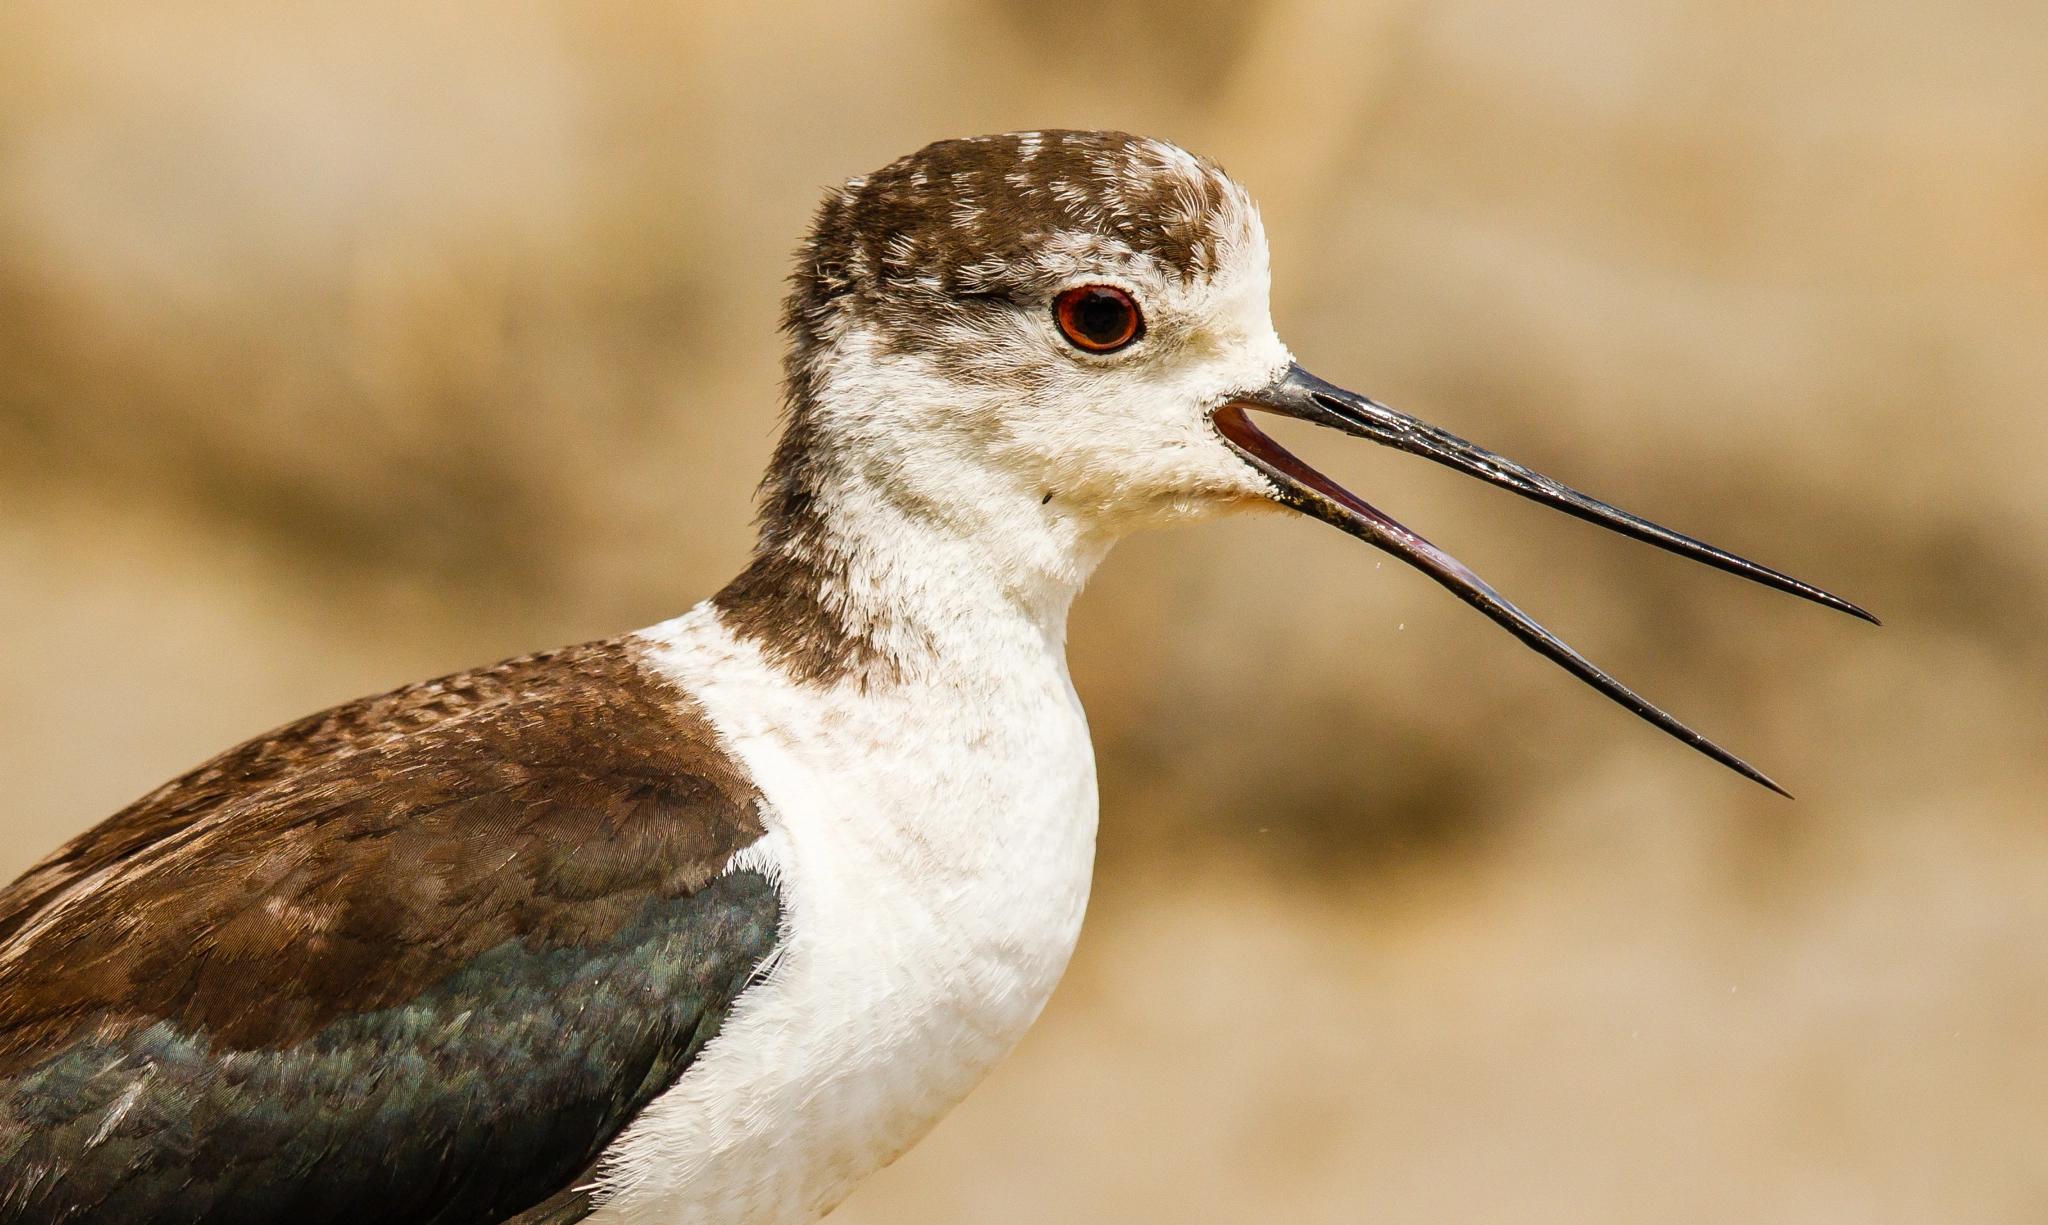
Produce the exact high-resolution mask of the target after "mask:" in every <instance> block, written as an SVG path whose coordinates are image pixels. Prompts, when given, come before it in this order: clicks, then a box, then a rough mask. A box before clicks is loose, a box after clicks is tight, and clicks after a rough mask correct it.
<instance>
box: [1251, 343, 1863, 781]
mask: <svg viewBox="0 0 2048 1225" xmlns="http://www.w3.org/2000/svg"><path fill="white" fill-rule="evenodd" d="M1247 409H1258V410H1261V411H1263V412H1270V413H1278V414H1279V415H1281V416H1283V417H1296V418H1299V419H1300V420H1303V421H1312V422H1314V423H1315V424H1317V425H1323V426H1328V427H1330V428H1331V429H1337V430H1342V431H1344V432H1345V433H1347V434H1352V435H1355V436H1357V437H1359V438H1370V439H1372V440H1373V441H1374V442H1378V443H1384V444H1385V445H1387V446H1390V447H1396V448H1398V449H1400V450H1403V451H1407V452H1409V453H1410V454H1414V455H1420V456H1422V457H1423V458H1425V459H1433V460H1435V461H1436V462H1437V463H1440V464H1443V465H1444V466H1446V467H1449V468H1455V469H1457V470H1458V471H1460V472H1463V473H1466V474H1467V475H1469V476H1476V477H1478V478H1479V479H1481V480H1483V481H1489V482H1491V483H1493V484H1495V485H1499V486H1501V487H1502V488H1504V489H1511V490H1513V491H1514V492H1516V493H1518V494H1521V495H1522V496H1523V497H1525V498H1530V499H1533V500H1535V501H1538V502H1541V503H1543V504H1544V505H1546V506H1554V507H1556V508H1557V509H1559V510H1561V511H1564V512H1565V513H1567V514H1572V515H1577V516H1578V517H1579V518H1581V519H1586V520H1589V521H1591V522H1593V523H1597V524H1599V525H1600V526H1602V527H1605V528H1610V529H1612V530H1614V531H1617V532H1620V533H1621V534H1622V535H1624V536H1633V537H1635V538H1636V539H1637V540H1641V541H1645V542H1647V543H1649V544H1653V545H1656V546H1657V547H1658V548H1660V549H1667V550H1669V551H1670V552H1673V553H1676V554H1678V555H1679V556H1681V557H1690V558H1692V559H1693V560H1694V561H1700V562H1705V563H1706V564H1707V565H1710V566H1717V567H1719V568H1720V569H1723V570H1726V571H1728V572H1729V573H1731V574H1739V575H1741V576H1742V577H1744V578H1746V579H1750V580H1753V581H1755V582H1759V583H1762V584H1763V585H1765V586H1766V587H1776V588H1777V589H1778V590H1780V591H1789V592H1791V593H1792V594H1793V595H1796V596H1802V597H1804V598H1806V599H1809V600H1812V601H1813V602H1814V603H1816V604H1825V605H1827V606H1828V607H1829V608H1833V609H1836V610H1838V611H1841V612H1845V613H1848V614H1850V615H1851V616H1856V617H1861V618H1863V619H1864V620H1865V621H1869V622H1871V623H1872V624H1877V618H1876V617H1873V616H1871V615H1870V614H1869V613H1867V612H1865V611H1863V610H1862V609H1860V608H1858V607H1856V606H1855V605H1854V604H1851V603H1849V601H1847V600H1844V599H1842V598H1840V597H1839V596H1833V595H1829V594H1828V593H1827V592H1825V591H1822V590H1821V589H1820V588H1818V587H1812V586H1809V585H1807V584H1805V583H1802V582H1800V581H1799V580H1798V579H1795V578H1792V577H1790V576H1789V575H1784V574H1780V573H1778V572H1777V571H1776V570H1772V569H1770V568H1768V567H1766V566H1759V565H1757V564H1756V563H1755V562H1753V561H1745V560H1743V559H1742V558H1740V557H1737V556H1735V555H1734V554H1732V553H1724V552H1722V551H1721V550H1719V549H1717V548H1714V547H1713V546H1712V545H1708V544H1702V543H1700V542H1699V541H1697V540H1694V539H1692V538H1691V537H1690V536H1681V535H1679V534H1678V533H1677V532H1674V531H1671V530H1670V529H1669V528H1663V527H1659V526H1657V525H1656V524H1654V523H1651V522H1649V521H1648V520H1646V519H1638V518H1636V517H1635V516H1634V515H1631V514H1629V513H1628V512H1626V511H1621V510H1616V509H1615V508H1614V507H1612V506H1609V505H1607V504H1606V503H1605V502H1600V501H1596V500H1594V499H1593V498H1589V497H1587V496H1586V495H1585V494H1583V493H1580V492H1579V491H1578V490H1576V489H1572V488H1569V487H1567V486H1564V485H1560V484H1558V483H1557V482H1556V481H1553V480H1551V479H1550V478H1549V477H1547V476H1543V475H1541V474H1539V473H1535V472H1531V471H1530V470H1529V469H1527V468H1524V467H1523V466H1522V465H1520V464H1518V463H1515V462H1514V461H1512V460H1508V459H1503V458H1501V457H1500V456H1498V455H1495V454H1494V453H1493V452H1491V451H1488V450H1486V449H1485V448H1483V447H1477V446H1474V445H1472V444H1471V443H1469V442H1466V441H1465V440H1464V439H1462V438H1459V437H1457V436H1456V435H1453V434H1447V433H1445V432H1444V431H1442V430H1440V429H1437V428H1436V427H1435V426H1431V425H1425V424H1423V423H1422V422H1420V421H1417V420H1416V419H1415V418H1413V417H1411V416H1409V415H1408V414H1406V413H1401V412H1396V411H1394V410H1393V409H1391V408H1388V407H1387V406H1386V405H1384V404H1379V403H1376V402H1374V401H1372V400H1369V399H1367V398H1366V397H1364V396H1361V395H1359V394H1357V393H1356V392H1350V391H1346V390H1344V389H1343V388H1341V387H1337V386H1334V385H1332V384H1329V383H1325V382H1324V381H1323V380H1321V379H1319V378H1317V377H1316V376H1315V375H1313V374H1310V373H1309V372H1308V371H1306V370H1303V369H1302V368H1301V367H1300V366H1289V367H1288V368H1287V372H1286V373H1285V374H1283V375H1281V376H1280V378H1279V379H1278V380H1277V381H1275V382H1274V383H1273V384H1272V385H1271V386H1269V387H1266V388H1264V389H1263V390H1260V391H1256V392H1252V393H1250V394H1247V395H1240V396H1238V397H1237V398H1235V399H1233V400H1231V401H1230V402H1229V403H1227V404H1225V405H1224V406H1223V407H1221V408H1219V409H1217V410H1216V412H1215V416H1214V420H1215V422H1216V430H1217V432H1218V433H1219V434H1221V435H1222V436H1223V440H1224V441H1225V442H1226V443H1228V444H1230V447H1231V449H1233V450H1235V451H1236V452H1237V453H1238V454H1239V455H1241V456H1243V457H1244V459H1245V462H1247V463H1249V464H1251V466H1252V467H1254V468H1257V469H1258V470H1259V471H1260V472H1263V473H1265V474H1266V476H1267V477H1268V478H1269V479H1270V480H1271V481H1272V482H1273V487H1274V490H1275V493H1274V496H1275V499H1276V500H1277V501H1279V502H1280V503H1281V504H1283V505H1286V506H1290V507H1293V508H1294V509H1295V510H1299V511H1301V512H1303V513H1304V514H1309V515H1313V516H1315V517H1316V518H1318V519H1321V520H1322V521H1323V522H1325V523H1328V524H1331V525H1333V526H1335V527H1339V528H1342V529H1343V530H1344V531H1346V532H1349V533H1351V534H1352V535H1353V536H1356V537H1358V538H1359V539H1360V540H1363V541H1365V542H1366V543H1368V544H1371V545H1374V546H1376V547H1378V548H1381V549H1384V550H1386V551H1387V552H1389V553H1391V554H1393V555H1394V556H1395V557H1398V558H1400V559H1401V560H1402V561H1405V562H1407V563H1408V564H1409V565H1411V566H1414V567H1415V568H1416V569H1418V570H1420V571H1422V572H1423V573H1424V574H1427V575H1428V576H1429V577H1431V578H1433V579H1435V580H1436V581H1437V582H1438V583H1441V584H1442V585H1443V586H1445V587H1447V588H1449V589H1450V591H1451V593H1452V594H1453V595H1455V596H1457V597H1458V598H1459V599H1461V600H1463V601H1465V602H1466V603H1467V604H1470V605H1471V606H1472V607H1474V608H1476V609H1478V610H1479V611H1480V612H1483V613H1485V614H1486V615H1487V616H1489V617H1491V618H1493V620H1494V621H1496V622H1498V623H1499V624H1500V625H1502V626H1503V627H1505V628H1506V629H1507V631H1508V632H1509V633H1511V634H1513V635H1514V636H1515V637H1517V638H1520V639H1521V640H1522V641H1523V642H1525V643H1527V644H1528V645H1529V646H1530V647H1532V648H1534V649H1535V650H1536V652H1537V653H1538V654H1540V655H1542V656H1544V657H1545V658H1547V659H1549V660H1551V661H1552V662H1554V663H1556V664H1557V665H1558V666H1559V667H1561V668H1563V669H1564V670H1565V671H1567V672H1569V673H1571V674H1572V675H1573V676H1576V677H1578V678H1579V679H1580V680H1582V681H1584V682H1586V683H1587V684H1588V685H1591V686H1592V687H1593V688H1595V689H1597V690H1599V691H1600V692H1601V693H1604V694H1606V695H1607V696H1608V697H1609V698H1612V699H1613V700H1614V701H1616V702H1618V703H1620V704H1621V705H1622V706H1624V707H1627V708H1628V709H1629V710H1631V711H1633V712H1635V714H1636V715H1637V716H1638V717H1640V718H1642V719H1644V720H1646V721H1648V722H1650V723H1652V724H1655V725H1656V726H1657V727H1660V728H1662V729H1663V730H1664V731H1665V732H1667V733H1669V734H1670V735H1672V736H1675V737H1676V738H1678V739H1679V740H1682V741H1684V742H1685V743H1686V744H1689V745H1691V746H1692V747H1693V748H1695V749H1698V750H1699V751H1700V752H1702V753H1705V754H1706V755H1707V756H1709V757H1711V758H1713V759H1714V760H1715V761H1718V762H1720V763H1721V764H1722V765H1724V766H1727V767H1728V768H1729V769H1731V770H1734V771H1735V772H1736V773H1738V774H1741V775H1743V776H1744V777H1746V778H1750V779H1754V780H1755V781H1757V782H1759V783H1762V784H1763V785H1764V786H1766V787H1769V788H1770V789H1771V790H1773V791H1775V792H1777V793H1778V794H1779V795H1783V796H1787V797H1789V796H1790V795H1791V792H1789V791H1786V790H1785V789H1784V788H1783V787H1780V786H1779V785H1778V784H1777V783H1775V782H1773V781H1772V780H1771V779H1770V777H1769V776H1768V775H1766V774H1764V773H1763V772H1762V771H1761V770H1758V769H1757V768H1756V767H1755V766H1752V765H1750V764H1749V763H1748V762H1746V761H1744V760H1742V759H1741V758H1740V757H1737V756H1735V755H1734V754H1733V753H1730V752H1729V751H1728V750H1726V749H1724V748H1722V747H1721V746H1720V745H1718V744H1715V743H1714V742H1713V741H1711V740H1709V739H1707V738H1706V737H1705V736H1702V735H1700V734H1699V733H1698V732H1696V731H1694V730H1692V729H1691V728H1689V727H1687V726H1686V725H1685V724H1683V723H1680V722H1679V721H1678V720H1676V719H1674V718H1672V717H1671V716H1670V715H1668V714H1666V713H1664V712H1663V711H1662V710H1659V709H1658V708H1657V707H1655V706H1653V705H1651V704H1650V703H1649V702H1646V701H1644V700H1643V699H1642V698H1641V697H1639V696H1637V695H1636V693H1635V692H1634V691H1633V690H1631V689H1629V688H1628V686H1626V685H1623V684H1622V683H1621V682H1620V681H1617V680H1615V679H1614V678H1613V677H1611V676H1609V675H1607V674H1606V673H1605V672H1602V671H1601V670H1600V669H1599V668H1596V667H1594V666H1593V664H1592V663H1591V661H1589V660H1587V659H1586V657H1585V656H1583V655H1581V654H1579V653H1578V652H1577V651H1574V650H1572V649H1571V648H1570V647H1569V646H1566V645H1565V644H1564V642H1562V641H1561V640H1560V639H1558V638H1557V637H1556V636H1555V635H1554V634H1552V633H1551V632H1550V631H1549V630H1546V629H1544V628H1543V627H1542V626H1540V625H1538V624H1537V623H1536V622H1535V621H1533V620H1531V619H1530V618H1529V616H1528V614H1526V613H1524V612H1523V611H1522V610H1521V609H1519V608H1516V607H1515V606H1514V605H1513V604H1510V603H1508V602H1507V601H1506V600H1505V599H1503V598H1502V597H1501V595H1500V593H1499V592H1497V591H1495V590H1494V589H1493V588H1492V587H1489V586H1487V584H1486V580H1484V579H1482V578H1480V577H1479V576H1478V575H1476V574H1474V573H1472V571H1470V570H1468V569H1466V568H1465V565H1464V563H1462V562H1460V561H1459V560H1458V559H1457V558H1455V557H1452V556H1451V555H1450V554H1448V553H1445V552H1444V551H1443V550H1442V549H1439V548H1437V547H1436V546H1435V545H1433V544H1431V543H1429V542H1428V541H1427V540H1424V539H1423V538H1422V537H1420V536H1417V535H1416V534H1415V533H1414V532H1411V531H1409V530H1408V529H1407V528H1405V527H1402V526H1401V525H1400V524H1399V523H1396V522H1394V520H1392V519H1390V518H1388V517H1387V516H1386V515H1384V514H1382V513H1381V512H1379V511H1378V510H1375V509H1373V508H1372V507H1371V506H1369V505H1367V504H1366V503H1365V502H1364V501H1363V500H1361V499H1360V498H1358V497H1357V496H1355V495H1353V494H1352V493H1351V492H1350V491H1348V490H1346V489H1344V488H1343V487H1342V486H1340V485H1338V484H1337V483H1336V482H1335V481H1332V480H1331V479H1330V478H1328V477H1326V476H1324V475H1323V474H1322V473H1320V472H1317V471H1316V470H1315V469H1313V468H1311V467H1309V466H1308V465H1307V464H1305V463H1303V462H1302V461H1301V460H1299V459H1297V458H1296V457H1295V456H1294V455H1292V454H1291V453H1289V452H1288V451H1287V449H1286V448H1284V447H1282V446H1281V445H1280V444H1279V443H1277V442H1274V441H1273V440H1272V439H1271V438H1268V437H1267V436H1266V435H1265V434H1263V433H1261V432H1260V431H1259V429H1258V427H1257V426H1255V425H1253V424H1252V423H1251V419H1250V418H1249V417H1248V416H1246V415H1245V410H1247Z"/></svg>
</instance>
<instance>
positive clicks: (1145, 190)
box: [712, 131, 1236, 684]
mask: <svg viewBox="0 0 2048 1225" xmlns="http://www.w3.org/2000/svg"><path fill="white" fill-rule="evenodd" d="M1235 190H1236V189H1235V188H1234V187H1232V186H1231V185H1230V182H1229V180H1228V179H1227V178H1225V177H1224V174H1223V171H1222V169H1221V168H1220V167H1218V166H1216V165H1215V164H1214V163H1212V162H1208V161H1205V160H1201V159H1194V158H1189V157H1186V156H1185V155H1183V154H1180V153H1179V151H1178V150H1175V149H1173V148H1172V147H1171V146H1167V145H1163V144H1161V143H1160V142H1158V141H1153V140H1147V139H1143V138H1140V137H1135V136H1128V135H1125V134H1123V133H1121V132H1075V131H1045V132H1020V133H1011V134H1008V135H1003V136H986V137H978V138H974V139H970V140H945V141H939V142H938V143H936V144H932V145H927V146H926V147H925V148H923V149H920V150H918V151H917V152H916V153H913V154H911V155H910V156H908V157H905V158H902V159H900V160H898V161H895V162H892V163H890V164H889V165H888V166H886V167H884V168H883V169H881V170H879V171H877V172H875V173H874V174H872V175H869V176H867V177H865V178H860V179H855V180H853V181H852V182H850V183H848V184H847V185H846V186H845V187H844V188H841V189H840V190H838V191H835V192H832V193H830V194H829V195H827V196H826V198H825V201H824V203H823V204H822V205H820V206H819V209H818V214H817V217H816V220H815V221H814V222H813V224H812V228H811V233H810V236H809V237H808V238H807V239H806V240H805V242H804V244H803V246H802V247H800V248H799V249H798V251H797V259H796V271H795V274H794V275H793V276H792V278H791V284H792V288H791V290H790V294H789V297H788V298H787V299H785V301H784V303H783V320H782V327H783V331H784V332H785V333H787V334H788V336H789V341H790V351H789V356H788V358H787V360H786V361H785V363H784V369H785V400H784V404H785V407H784V429H783V434H782V439H781V442H780V443H779V444H778V445H777V447H776V449H775V455H774V457H773V459H772V460H771V461H770V463H769V468H768V474H767V476H766V477H765V478H764V479H763V480H762V484H761V515H760V526H761V534H760V539H759V543H758V544H757V545H756V546H755V550H754V556H753V560H752V562H751V563H750V564H749V565H748V566H747V568H746V570H744V571H743V572H742V573H741V574H740V576H739V577H738V578H736V579H734V580H733V581H732V582H731V583H730V584H729V585H727V586H726V588H725V589H724V590H722V591H720V592H719V593H718V594H717V595H716V596H714V597H713V599H712V603H713V606H714V607H715V608H716V609H717V610H718V614H719V617H720V619H721V620H722V621H723V622H724V623H725V625H726V626H727V628H729V629H730V630H732V631H733V632H734V633H735V634H738V635H740V636H741V637H744V638H748V639H751V640H753V641H754V642H756V643H757V644H759V645H760V647H761V648H762V650H763V651H765V652H766V653H767V655H768V657H769V658H770V659H772V660H774V661H775V662H776V663H777V664H778V665H780V666H781V667H783V668H784V669H786V670H787V671H788V672H789V673H790V674H791V675H793V676H795V677H797V678H798V679H800V680H803V681H806V682H812V683H820V684H830V683H835V682H838V681H841V680H845V679H847V678H849V677H858V678H861V679H863V680H865V679H871V678H872V679H883V678H887V677H890V676H893V675H895V674H896V670H897V667H898V663H897V661H896V660H895V659H894V658H893V657H891V656H890V655H889V654H888V653H887V652H886V651H884V650H883V649H882V648H881V647H880V646H879V645H878V643H877V641H876V637H875V634H874V632H873V631H874V619H875V618H879V617H881V616H883V615H885V614H884V610H880V609H873V610H869V609H861V610H858V611H857V612H856V611H855V610H852V609H850V608H849V607H848V605H847V583H846V575H847V567H846V559H845V558H844V556H843V555H841V554H840V553H839V552H838V551H837V550H836V549H835V547H834V542H833V541H832V539H831V534H830V531H829V527H828V525H827V524H826V523H825V522H824V517H823V512H822V511H821V509H820V508H819V506H818V500H817V493H818V490H819V488H820V487H821V484H822V479H823V476H824V473H825V471H826V465H827V463H828V462H829V457H828V454H827V452H828V449H829V441H828V440H826V439H824V438H822V437H821V436H820V433H821V431H820V429H819V423H818V404H819V396H820V395H821V393H822V390H823V389H822V387H821V382H822V377H821V369H820V367H821V365H822V363H823V361H824V358H825V356H826V354H827V352H828V350H829V349H830V347H831V344H832V338H833V337H834V336H836V335H838V334H839V333H840V332H841V331H842V330H843V329H844V328H845V327H846V326H847V325H848V324H849V323H858V324H863V325H866V326H868V327H870V328H872V329H873V330H874V331H875V332H876V333H877V334H879V335H880V336H881V337H882V338H883V339H884V341H885V343H886V344H887V345H889V346H890V347H892V348H894V349H897V350H899V351H916V352H920V353H924V354H925V355H926V356H927V357H928V358H929V359H930V360H932V361H935V362H938V363H940V364H941V365H942V366H946V365H956V364H957V363H958V362H959V361H960V360H961V357H960V355H959V353H958V352H957V350H958V348H959V346H957V345H943V344H939V343H937V341H938V339H939V337H940V335H941V332H942V330H943V329H946V328H948V327H951V326H953V325H955V324H958V323H959V322H961V321H963V320H966V321H972V320H973V319H975V318H977V317H980V316H984V315H986V314H987V313H988V312H991V311H1004V310H1019V309H1041V308H1044V307H1045V306H1046V302H1041V301H1039V300H1038V299H1039V298H1041V297H1044V298H1045V299H1046V301H1047V302H1049V300H1050V297H1049V294H1050V286H1049V285H1048V284H1046V283H1044V282H1043V279H1042V272H1041V267H1040V259H1041V257H1042V255H1043V253H1044V249H1045V245H1046V241H1047V240H1048V239H1049V238H1051V237H1053V236H1054V235H1061V234H1068V235H1071V234H1076V233H1079V234H1084V235H1095V236H1098V237H1100V238H1103V239H1106V240H1110V242H1111V243H1112V244H1113V245H1114V246H1115V247H1116V248H1119V249H1121V250H1124V251H1128V252H1131V253H1133V254H1135V255H1139V256H1144V257H1147V258H1149V259H1151V260H1154V261H1156V262H1157V263H1158V264H1160V265H1162V266H1163V267H1164V268H1165V269H1166V270H1167V271H1168V272H1169V273H1171V274H1173V275H1177V276H1179V277H1181V278H1183V279H1194V278H1197V277H1201V276H1204V275H1207V274H1208V273H1209V272H1211V271H1213V269H1214V268H1215V267H1216V264H1217V262H1218V260H1219V258H1220V253H1221V250H1222V246H1223V244H1224V243H1225V242H1226V241H1228V240H1229V237H1230V236H1229V235H1226V234H1224V233H1222V232H1221V231H1220V230H1219V219H1221V218H1222V217H1224V216H1225V215H1226V214H1228V213H1229V211H1230V206H1231V204H1232V201H1233V193H1234V192H1235ZM954 372H955V373H957V374H961V375H971V374H972V370H971V369H956V370H955V371H954Z"/></svg>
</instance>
